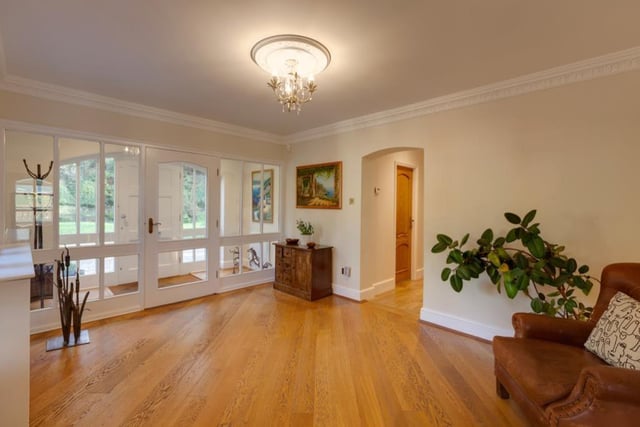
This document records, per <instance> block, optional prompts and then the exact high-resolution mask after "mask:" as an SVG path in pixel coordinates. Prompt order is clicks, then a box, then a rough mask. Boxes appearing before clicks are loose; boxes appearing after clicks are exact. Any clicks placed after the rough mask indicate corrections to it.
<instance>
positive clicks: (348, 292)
mask: <svg viewBox="0 0 640 427" xmlns="http://www.w3.org/2000/svg"><path fill="white" fill-rule="evenodd" d="M395 286H396V282H395V279H394V278H393V277H392V278H390V279H386V280H383V281H381V282H377V283H374V284H373V285H371V286H370V287H368V288H366V289H362V290H358V289H351V288H345V287H344V286H340V285H336V284H334V285H333V293H334V294H336V295H340V296H341V297H345V298H349V299H352V300H354V301H366V300H370V299H371V298H373V297H375V296H376V295H379V294H381V293H383V292H387V291H391V290H393V289H394V288H395Z"/></svg>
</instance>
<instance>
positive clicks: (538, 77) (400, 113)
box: [285, 46, 640, 144]
mask: <svg viewBox="0 0 640 427" xmlns="http://www.w3.org/2000/svg"><path fill="white" fill-rule="evenodd" d="M638 69H640V46H638V47H634V48H631V49H627V50H623V51H620V52H614V53H610V54H607V55H602V56H598V57H596V58H591V59H588V60H584V61H579V62H574V63H572V64H568V65H563V66H560V67H555V68H551V69H548V70H545V71H540V72H537V73H532V74H527V75H524V76H521V77H516V78H513V79H509V80H504V81H501V82H498V83H493V84H490V85H486V86H481V87H478V88H475V89H471V90H466V91H461V92H456V93H453V94H450V95H445V96H441V97H437V98H433V99H429V100H427V101H422V102H418V103H415V104H410V105H406V106H403V107H399V108H394V109H390V110H385V111H380V112H377V113H373V114H368V115H365V116H360V117H356V118H354V119H349V120H344V121H340V122H336V123H333V124H330V125H327V126H321V127H317V128H314V129H310V130H307V131H303V132H298V133H294V134H290V135H288V136H287V137H286V138H285V142H286V143H288V144H294V143H297V142H302V141H308V140H312V139H318V138H322V137H326V136H331V135H336V134H340V133H344V132H349V131H354V130H358V129H364V128H369V127H373V126H379V125H383V124H386V123H392V122H396V121H400V120H406V119H410V118H413V117H418V116H424V115H428V114H434V113H438V112H441V111H447V110H452V109H455V108H462V107H468V106H471V105H476V104H481V103H485V102H490V101H495V100H498V99H503V98H509V97H512V96H517V95H522V94H525V93H529V92H535V91H539V90H545V89H550V88H554V87H558V86H564V85H568V84H572V83H577V82H583V81H587V80H592V79H596V78H599V77H606V76H611V75H614V74H619V73H623V72H626V71H632V70H638Z"/></svg>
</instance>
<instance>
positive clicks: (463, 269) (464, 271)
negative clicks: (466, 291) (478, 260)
mask: <svg viewBox="0 0 640 427" xmlns="http://www.w3.org/2000/svg"><path fill="white" fill-rule="evenodd" d="M456 275H458V276H460V278H461V279H464V280H471V272H470V271H469V268H467V266H466V265H461V266H460V267H458V268H457V269H456Z"/></svg>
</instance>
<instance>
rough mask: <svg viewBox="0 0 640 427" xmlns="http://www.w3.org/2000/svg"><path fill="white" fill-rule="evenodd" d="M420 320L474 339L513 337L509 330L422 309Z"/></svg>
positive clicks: (488, 339)
mask: <svg viewBox="0 0 640 427" xmlns="http://www.w3.org/2000/svg"><path fill="white" fill-rule="evenodd" d="M420 320H423V321H425V322H429V323H433V324H435V325H438V326H442V327H444V328H447V329H452V330H454V331H458V332H462V333H464V334H468V335H472V336H474V337H478V338H482V339H484V340H487V341H491V340H493V337H495V336H504V337H511V336H513V331H512V330H511V329H502V328H495V327H493V326H489V325H485V324H483V323H480V322H476V321H473V320H469V319H464V318H462V317H458V316H453V315H451V314H447V313H442V312H440V311H436V310H431V309H428V308H424V307H422V309H421V310H420Z"/></svg>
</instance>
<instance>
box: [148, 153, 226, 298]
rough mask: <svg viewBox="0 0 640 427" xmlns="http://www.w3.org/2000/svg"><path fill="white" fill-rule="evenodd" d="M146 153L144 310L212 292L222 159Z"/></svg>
mask: <svg viewBox="0 0 640 427" xmlns="http://www.w3.org/2000/svg"><path fill="white" fill-rule="evenodd" d="M146 154H147V160H146V166H147V167H146V180H147V185H146V189H147V194H146V196H145V204H146V209H147V213H148V216H147V220H146V224H145V236H146V237H145V271H146V273H145V277H146V280H145V307H153V306H157V305H163V304H169V303H172V302H177V301H182V300H186V299H190V298H196V297H199V296H203V295H209V294H212V293H214V292H215V291H216V290H217V278H216V274H215V272H216V270H217V262H216V260H217V256H215V255H214V254H216V253H217V252H214V251H215V250H217V248H218V241H217V238H216V236H217V234H218V232H217V229H216V217H215V215H216V214H217V212H218V205H217V203H218V202H217V201H218V199H219V197H218V187H219V185H218V180H217V169H218V166H219V160H218V159H217V158H215V157H208V156H203V155H194V154H189V153H181V152H175V151H169V150H160V149H155V148H148V149H147V150H146ZM212 228H213V230H215V231H211V230H212Z"/></svg>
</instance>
